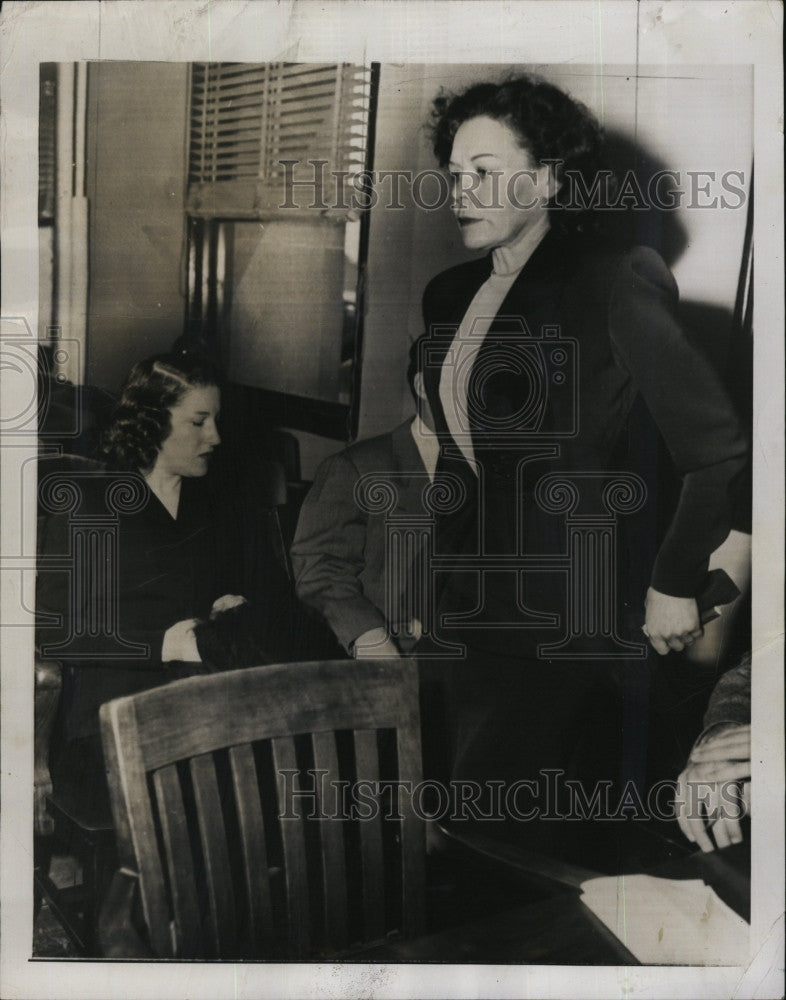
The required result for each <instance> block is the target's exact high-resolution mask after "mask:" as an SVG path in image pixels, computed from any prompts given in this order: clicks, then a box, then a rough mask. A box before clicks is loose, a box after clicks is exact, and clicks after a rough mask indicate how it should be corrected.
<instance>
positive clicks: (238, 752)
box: [229, 743, 274, 958]
mask: <svg viewBox="0 0 786 1000" xmlns="http://www.w3.org/2000/svg"><path fill="white" fill-rule="evenodd" d="M229 763H230V767H231V768H232V783H233V787H234V791H235V801H236V802H237V814H238V824H239V826H240V848H241V851H242V855H243V885H244V888H245V893H246V900H247V908H248V913H247V919H248V948H249V954H248V957H249V958H262V957H264V956H265V955H266V954H270V950H271V949H272V947H273V934H274V931H273V904H272V901H271V897H270V880H269V878H268V877H267V872H268V866H269V862H268V857H267V843H266V838H265V821H264V818H263V816H262V807H261V804H260V801H259V778H258V775H257V768H256V764H255V762H254V754H253V751H252V749H251V747H250V746H249V745H248V744H247V743H245V744H243V745H242V746H238V747H232V748H231V749H230V751H229Z"/></svg>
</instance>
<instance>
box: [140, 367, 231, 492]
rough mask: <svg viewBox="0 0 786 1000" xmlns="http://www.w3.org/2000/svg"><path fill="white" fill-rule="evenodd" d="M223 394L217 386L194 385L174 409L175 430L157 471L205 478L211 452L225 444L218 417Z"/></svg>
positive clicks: (161, 450) (160, 453)
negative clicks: (222, 442)
mask: <svg viewBox="0 0 786 1000" xmlns="http://www.w3.org/2000/svg"><path fill="white" fill-rule="evenodd" d="M220 406H221V395H220V393H219V391H218V389H217V388H216V386H214V385H209V386H194V387H193V388H191V389H189V390H188V391H187V392H186V394H185V395H184V396H183V398H182V399H181V400H180V402H179V403H178V404H177V405H176V406H173V407H171V408H170V410H169V412H170V414H171V424H172V430H171V431H170V433H169V436H168V437H167V438H166V440H165V441H164V442H163V444H162V445H161V447H160V448H159V451H158V456H157V457H156V461H155V465H154V466H153V468H154V469H155V471H156V472H163V473H165V474H168V475H174V476H204V475H205V473H206V472H207V463H208V459H209V457H210V453H211V452H212V451H213V449H214V448H215V447H216V446H217V445H219V444H220V443H221V438H220V437H219V436H218V431H217V430H216V418H217V417H218V412H219V409H220Z"/></svg>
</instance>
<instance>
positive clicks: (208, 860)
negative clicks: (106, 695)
mask: <svg viewBox="0 0 786 1000" xmlns="http://www.w3.org/2000/svg"><path fill="white" fill-rule="evenodd" d="M101 726H102V737H103V742H104V754H105V757H106V762H107V768H108V774H109V785H110V792H111V798H112V810H113V814H114V819H115V826H116V830H117V837H118V847H119V855H120V857H119V860H120V864H121V866H122V867H125V868H126V869H130V870H132V871H135V872H137V873H138V875H139V882H140V894H141V899H142V905H143V912H144V915H145V920H146V923H147V928H148V932H149V935H150V942H151V945H152V948H153V951H154V952H155V953H156V954H157V955H159V956H161V957H177V958H189V957H191V958H193V957H199V958H225V959H232V958H285V959H290V960H292V959H305V958H309V957H310V958H314V957H327V956H330V955H336V954H339V953H342V952H345V951H346V950H347V949H351V948H352V947H353V946H355V945H356V944H359V943H361V942H365V941H375V940H379V939H381V938H383V937H385V936H386V935H387V934H389V933H390V932H391V931H392V930H397V931H400V932H401V933H402V934H403V935H405V936H413V935H416V934H418V933H420V932H421V930H422V923H421V921H422V916H423V899H424V875H423V872H424V856H425V833H424V823H423V822H422V819H421V817H420V816H419V814H418V810H417V809H415V808H413V796H412V794H411V792H412V791H413V790H414V789H416V788H417V786H418V785H419V784H420V782H421V774H422V772H421V752H420V720H419V708H418V686H417V667H416V664H415V662H414V661H412V660H406V659H392V660H376V661H374V660H367V661H352V660H350V661H325V662H313V663H291V664H274V665H271V666H263V667H254V668H251V669H247V670H238V671H232V672H230V673H224V674H214V675H210V676H203V677H192V678H188V679H186V680H183V681H176V682H174V683H172V684H169V685H166V686H165V687H161V688H156V689H154V690H151V691H145V692H142V693H140V694H137V695H133V696H131V697H127V698H120V699H117V700H115V701H112V702H109V703H108V704H105V705H104V706H102V709H101ZM334 782H335V783H337V784H334ZM341 782H344V783H345V784H344V785H342V784H341ZM415 794H417V793H415Z"/></svg>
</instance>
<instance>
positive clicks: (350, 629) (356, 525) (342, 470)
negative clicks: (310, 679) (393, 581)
mask: <svg viewBox="0 0 786 1000" xmlns="http://www.w3.org/2000/svg"><path fill="white" fill-rule="evenodd" d="M358 476H359V472H358V470H357V468H356V466H355V465H354V463H353V462H352V460H351V459H350V458H349V457H347V455H345V454H344V453H340V454H338V455H334V456H332V457H331V458H329V459H328V460H327V461H326V462H323V463H322V465H321V466H320V468H319V469H318V470H317V475H316V479H315V481H314V485H313V486H312V487H311V490H310V491H309V493H308V495H307V496H306V499H305V500H304V501H303V506H302V508H301V511H300V517H299V519H298V525H297V530H296V532H295V539H294V541H293V543H292V549H291V556H292V567H293V570H294V574H295V587H296V590H297V595H298V597H299V598H300V600H301V601H303V602H304V603H305V604H307V605H309V607H312V608H314V609H315V610H317V611H318V612H319V613H320V614H321V615H322V616H323V618H324V619H325V621H327V623H328V625H329V626H330V627H331V629H332V630H333V632H334V633H335V635H336V637H337V638H338V640H339V642H340V643H341V644H342V645H343V646H344V648H345V649H347V650H349V647H350V645H351V643H352V642H354V640H355V639H357V638H358V636H360V635H362V634H363V633H364V632H367V631H368V630H369V629H372V628H378V627H380V626H384V625H385V618H384V616H383V615H382V613H381V612H380V611H379V609H378V608H377V607H376V606H375V605H374V604H373V603H372V602H371V601H370V600H369V599H368V598H367V597H366V596H365V594H364V593H363V584H362V582H361V580H360V575H361V573H362V571H363V568H364V565H365V555H364V549H365V542H366V527H367V518H368V515H367V514H366V513H365V512H364V511H362V510H361V509H360V508H359V507H358V505H357V504H356V503H355V499H354V487H355V483H356V481H357V479H358Z"/></svg>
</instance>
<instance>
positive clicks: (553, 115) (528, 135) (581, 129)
mask: <svg viewBox="0 0 786 1000" xmlns="http://www.w3.org/2000/svg"><path fill="white" fill-rule="evenodd" d="M480 116H486V117H488V118H493V119H494V120H495V121H498V122H502V123H504V124H505V125H507V126H508V127H509V128H510V129H512V131H513V132H514V133H515V134H516V135H517V136H518V139H519V142H520V144H521V146H522V148H523V149H526V150H527V152H528V153H529V154H530V156H531V157H532V158H533V160H534V161H535V162H536V163H539V164H540V163H543V162H544V161H549V162H552V161H555V162H554V167H553V169H554V176H555V179H556V180H557V181H558V182H559V183H560V189H559V191H558V192H557V194H556V195H555V196H554V197H553V198H552V199H551V201H550V202H549V205H548V208H549V210H550V213H551V217H552V219H551V221H552V223H557V224H559V225H561V226H562V227H571V228H574V227H577V228H579V229H581V228H582V222H586V221H587V217H588V213H587V208H589V207H591V206H587V205H585V204H584V203H583V201H582V199H581V198H578V199H577V198H575V197H573V195H574V193H575V188H574V182H576V181H577V180H580V181H581V183H582V184H583V186H584V187H583V190H585V191H591V190H592V185H593V183H594V181H595V179H596V178H597V177H598V176H599V175H600V174H602V173H603V174H605V175H606V181H607V184H608V185H609V191H610V192H611V191H613V189H614V186H615V180H614V177H613V174H612V171H611V170H610V169H609V168H608V165H607V164H606V163H605V162H604V157H603V131H602V129H601V127H600V125H599V124H598V122H597V120H596V119H595V117H594V115H593V114H592V113H591V112H590V111H589V109H588V108H586V107H585V106H584V105H583V104H581V103H580V102H579V101H576V100H574V99H573V98H572V97H569V96H568V95H567V94H566V93H565V92H564V91H562V90H560V89H559V87H555V86H554V85H553V84H551V83H547V82H546V81H545V80H541V79H539V78H537V77H535V76H516V77H511V78H509V79H507V80H504V81H503V82H502V83H477V84H475V85H473V86H472V87H470V88H469V89H468V90H465V91H464V92H463V93H461V94H458V95H448V94H444V93H440V94H439V95H438V96H437V97H436V98H435V99H434V102H433V110H432V113H431V123H430V132H431V141H432V145H433V148H434V153H435V155H436V158H437V161H438V162H439V165H440V166H441V167H445V166H447V164H448V162H449V161H450V153H451V149H452V148H453V139H454V138H455V135H456V132H457V131H458V129H459V126H461V125H463V123H464V122H466V121H469V120H470V119H471V118H478V117H480Z"/></svg>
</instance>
